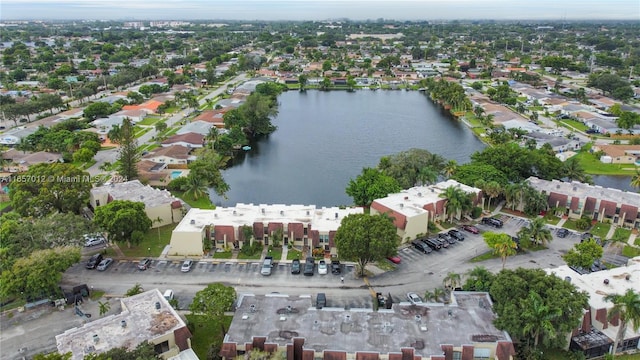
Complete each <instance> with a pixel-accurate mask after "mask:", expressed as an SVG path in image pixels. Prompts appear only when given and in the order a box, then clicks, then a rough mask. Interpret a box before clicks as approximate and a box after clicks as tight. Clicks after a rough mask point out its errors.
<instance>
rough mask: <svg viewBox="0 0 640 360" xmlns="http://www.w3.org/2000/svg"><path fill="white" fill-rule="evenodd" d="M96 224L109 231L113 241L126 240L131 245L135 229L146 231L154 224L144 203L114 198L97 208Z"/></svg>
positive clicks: (94, 220)
mask: <svg viewBox="0 0 640 360" xmlns="http://www.w3.org/2000/svg"><path fill="white" fill-rule="evenodd" d="M93 222H94V224H95V225H96V226H97V227H98V228H100V229H103V230H104V231H106V232H107V233H109V240H111V241H125V242H126V243H127V246H129V247H131V241H132V240H135V238H134V237H133V236H132V235H133V233H134V232H135V231H140V232H143V233H146V232H147V231H148V230H149V229H150V228H151V225H152V222H151V219H149V217H148V216H147V213H146V212H145V206H144V203H141V202H134V201H128V200H114V201H112V202H110V203H108V204H106V205H102V206H98V207H97V208H96V212H95V216H94V217H93Z"/></svg>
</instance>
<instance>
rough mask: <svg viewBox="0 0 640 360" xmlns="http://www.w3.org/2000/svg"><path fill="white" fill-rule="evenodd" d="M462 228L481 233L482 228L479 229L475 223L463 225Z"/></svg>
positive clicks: (473, 232)
mask: <svg viewBox="0 0 640 360" xmlns="http://www.w3.org/2000/svg"><path fill="white" fill-rule="evenodd" d="M462 230H464V231H468V232H470V233H472V234H479V233H480V230H478V228H477V227H475V226H473V225H462Z"/></svg>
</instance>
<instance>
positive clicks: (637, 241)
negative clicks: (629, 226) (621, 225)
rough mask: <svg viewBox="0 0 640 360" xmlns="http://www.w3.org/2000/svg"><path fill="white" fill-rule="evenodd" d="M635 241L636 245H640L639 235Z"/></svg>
mask: <svg viewBox="0 0 640 360" xmlns="http://www.w3.org/2000/svg"><path fill="white" fill-rule="evenodd" d="M633 243H634V244H636V246H640V237H637V238H636V239H635V240H634V241H633Z"/></svg>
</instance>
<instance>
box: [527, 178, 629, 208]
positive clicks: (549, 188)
mask: <svg viewBox="0 0 640 360" xmlns="http://www.w3.org/2000/svg"><path fill="white" fill-rule="evenodd" d="M527 181H528V182H529V184H531V186H533V188H534V189H536V190H538V191H542V190H544V191H546V192H547V194H550V193H551V192H555V193H559V194H565V195H568V196H572V197H577V198H581V199H586V198H587V197H592V198H596V199H600V200H608V201H613V202H615V203H616V204H626V205H632V206H636V207H640V194H638V193H635V192H629V191H623V190H620V189H612V188H605V187H602V186H598V185H589V184H585V183H581V182H578V181H572V182H564V181H560V180H551V181H549V180H542V179H538V178H537V177H533V176H532V177H530V178H528V179H527Z"/></svg>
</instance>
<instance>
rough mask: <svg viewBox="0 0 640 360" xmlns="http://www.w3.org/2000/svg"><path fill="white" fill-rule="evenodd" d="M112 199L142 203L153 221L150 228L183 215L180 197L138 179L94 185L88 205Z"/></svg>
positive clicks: (94, 205)
mask: <svg viewBox="0 0 640 360" xmlns="http://www.w3.org/2000/svg"><path fill="white" fill-rule="evenodd" d="M114 200H129V201H135V202H141V203H143V204H144V207H145V212H146V213H147V216H149V219H151V220H152V221H153V225H152V226H151V227H152V228H156V227H160V226H163V225H167V224H172V223H176V222H179V221H180V220H181V219H182V217H183V214H182V211H183V204H182V201H180V199H178V198H175V197H174V196H173V195H171V193H170V192H168V191H167V190H160V189H156V188H152V187H151V186H149V185H143V184H142V183H141V182H140V181H138V180H132V181H126V182H122V183H109V184H105V185H103V186H98V187H94V188H93V189H91V191H90V193H89V205H90V206H91V208H93V209H96V208H97V207H99V206H102V205H106V204H108V203H110V202H112V201H114ZM156 219H160V220H159V221H156Z"/></svg>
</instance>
